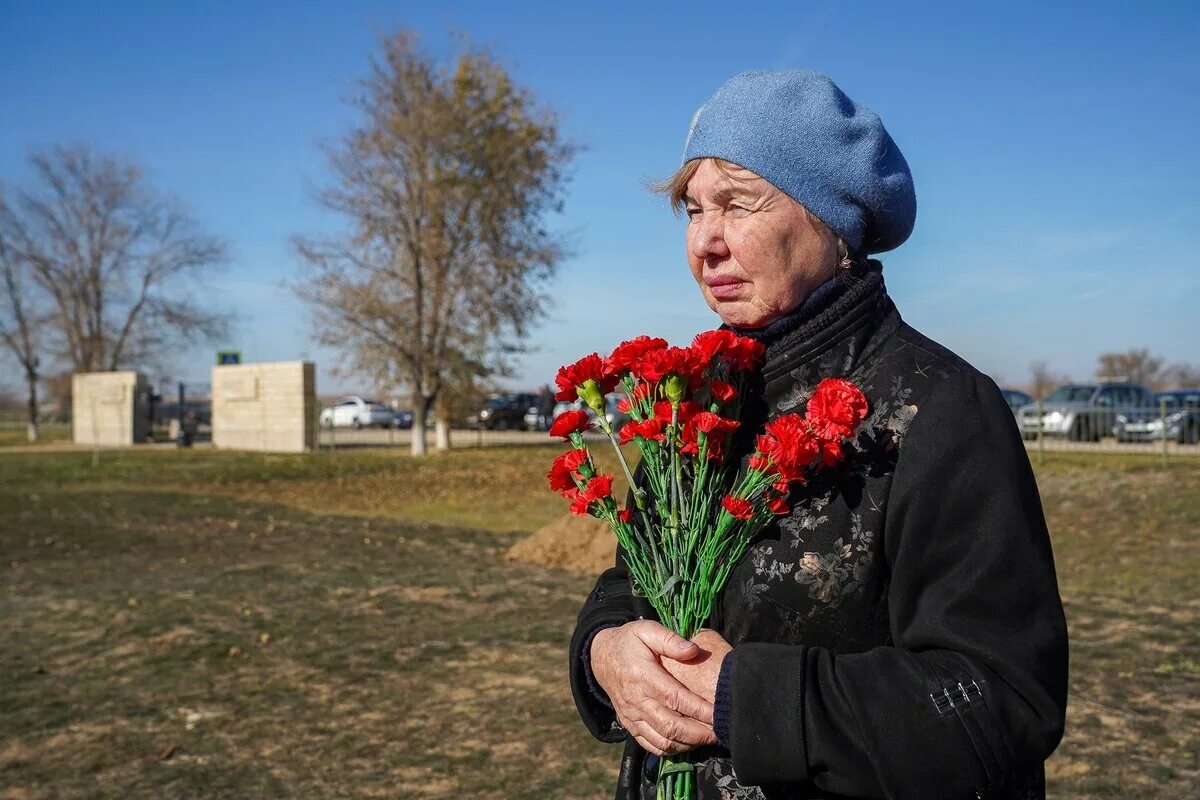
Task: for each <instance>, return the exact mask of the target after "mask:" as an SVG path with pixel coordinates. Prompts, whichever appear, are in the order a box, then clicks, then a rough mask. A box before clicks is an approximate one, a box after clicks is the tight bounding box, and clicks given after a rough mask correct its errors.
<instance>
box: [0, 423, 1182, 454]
mask: <svg viewBox="0 0 1200 800" xmlns="http://www.w3.org/2000/svg"><path fill="white" fill-rule="evenodd" d="M585 438H587V439H588V440H590V441H594V442H596V443H602V442H603V441H604V436H603V434H600V433H588V434H586V435H585ZM318 439H319V442H320V446H321V448H322V449H324V448H331V447H332V448H337V449H342V448H351V447H397V448H405V449H407V448H408V447H409V446H410V445H411V442H412V432H411V431H398V430H382V429H375V428H373V429H367V430H361V431H355V430H350V429H348V428H338V429H336V430H333V431H328V430H322V431H320V433H319V436H318ZM425 441H426V444H427V446H428V447H429V449H430V450H432V449H433V447H434V443H435V440H434V434H433V431H429V432H428V433H427V434H426V437H425ZM552 442H553V440H552V439H550V437H549V436H547V435H546V434H545V433H544V432H534V431H484V430H455V431H453V432H452V433H451V435H450V444H451V446H452V447H455V448H468V447H496V446H520V445H526V446H528V445H541V444H551V443H552ZM197 446H198V447H206V446H211V444H210V443H209V442H197ZM1025 446H1026V448H1027V449H1028V450H1029V451H1030V453H1031V454H1032V453H1034V452H1036V451H1037V449H1038V443H1037V442H1026V443H1025ZM174 447H175V445H174V444H173V443H160V444H149V445H138V448H139V449H141V448H153V449H162V450H168V449H173V448H174ZM1042 447H1043V448H1044V450H1045V452H1047V453H1064V452H1074V453H1146V454H1151V455H1158V454H1160V453H1162V443H1161V442H1148V443H1144V444H1132V443H1126V444H1121V443H1118V442H1117V441H1116V440H1115V439H1105V440H1104V441H1102V442H1068V441H1065V440H1063V439H1055V438H1047V439H1046V441H1045V442H1044V443H1043V445H1042ZM91 449H92V448H91V447H88V446H79V445H74V444H71V443H70V442H54V443H46V444H39V445H32V446H27V445H14V446H10V447H0V453H21V452H40V453H45V452H52V451H72V450H91ZM101 449H108V448H101ZM1167 453H1168V456H1169V457H1175V456H1200V445H1194V444H1193V445H1179V444H1175V443H1174V442H1170V443H1168V445H1167Z"/></svg>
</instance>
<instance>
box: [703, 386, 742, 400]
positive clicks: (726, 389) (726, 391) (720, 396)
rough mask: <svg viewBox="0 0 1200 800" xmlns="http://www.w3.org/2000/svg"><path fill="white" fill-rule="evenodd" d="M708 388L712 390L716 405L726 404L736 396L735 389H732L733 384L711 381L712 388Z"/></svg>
mask: <svg viewBox="0 0 1200 800" xmlns="http://www.w3.org/2000/svg"><path fill="white" fill-rule="evenodd" d="M709 388H710V389H711V390H712V396H713V399H714V400H716V401H717V402H718V403H728V402H729V401H730V400H733V399H734V398H736V397H737V395H738V392H737V389H735V388H733V384H731V383H726V382H725V381H713V382H712V386H710V387H709Z"/></svg>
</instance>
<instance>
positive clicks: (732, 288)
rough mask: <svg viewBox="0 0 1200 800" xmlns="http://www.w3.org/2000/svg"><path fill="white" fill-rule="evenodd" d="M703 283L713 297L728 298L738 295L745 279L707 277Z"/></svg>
mask: <svg viewBox="0 0 1200 800" xmlns="http://www.w3.org/2000/svg"><path fill="white" fill-rule="evenodd" d="M704 283H705V285H707V286H708V291H709V293H710V294H711V295H712V296H713V297H715V298H717V299H718V300H728V299H729V298H731V297H736V296H737V295H738V293H739V292H740V291H741V289H742V284H743V283H745V281H743V280H741V279H739V278H732V277H725V278H711V279H707V280H705V281H704Z"/></svg>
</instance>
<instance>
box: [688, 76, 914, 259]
mask: <svg viewBox="0 0 1200 800" xmlns="http://www.w3.org/2000/svg"><path fill="white" fill-rule="evenodd" d="M697 158H720V159H723V160H725V161H730V162H732V163H734V164H737V165H739V166H742V167H745V168H746V169H748V170H750V171H752V172H754V173H756V174H758V175H760V176H761V177H763V178H765V179H766V180H768V181H769V182H770V183H772V184H773V185H774V186H776V187H777V188H778V189H780V190H781V191H783V192H784V193H786V194H787V195H788V196H789V197H791V198H792V199H793V200H796V201H797V202H799V203H800V204H801V205H803V206H804V207H805V208H807V209H808V210H809V211H811V212H812V213H813V214H815V215H816V216H817V217H818V218H820V220H821V221H822V222H824V223H825V224H826V225H828V226H829V227H830V229H832V230H833V231H834V233H836V234H838V235H839V236H841V237H842V240H843V241H845V242H846V244H847V245H848V246H849V247H850V248H851V250H853V251H855V252H860V253H881V252H884V251H885V250H892V249H894V248H896V247H899V246H900V245H901V244H903V243H904V241H905V240H906V239H907V238H908V236H909V234H911V233H912V229H913V223H914V222H915V221H916V217H917V197H916V194H915V193H914V191H913V181H912V173H911V172H910V171H909V169H908V162H907V161H905V160H904V155H903V154H902V153H901V152H900V148H898V147H897V146H896V143H895V142H894V141H892V137H891V136H890V135H889V134H888V132H887V131H886V130H885V129H884V127H883V122H881V121H880V119H879V116H878V115H877V114H876V113H875V112H873V111H871V110H870V109H869V108H866V107H865V106H861V105H859V104H858V103H855V102H854V101H853V100H851V99H850V98H849V97H847V96H846V95H845V93H843V92H842V90H841V89H839V88H838V87H837V85H836V84H835V83H834V82H833V81H832V80H830V79H829V77H828V76H826V75H822V74H821V73H819V72H813V71H811V70H802V69H794V70H781V71H775V72H760V71H748V72H743V73H740V74H738V75H734V76H733V77H732V78H730V79H729V80H728V81H726V82H725V84H724V85H723V86H721V88H720V89H718V90H717V92H716V94H714V95H713V96H712V97H711V98H709V100H708V102H706V103H705V104H704V105H702V106H700V108H699V109H698V110H697V111H696V114H695V115H694V116H693V117H692V125H691V129H690V130H689V131H688V136H687V142H686V144H685V145H684V153H683V163H685V164H686V163H687V162H688V161H691V160H693V159H697Z"/></svg>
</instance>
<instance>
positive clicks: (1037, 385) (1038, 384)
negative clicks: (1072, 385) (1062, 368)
mask: <svg viewBox="0 0 1200 800" xmlns="http://www.w3.org/2000/svg"><path fill="white" fill-rule="evenodd" d="M1070 380H1071V379H1070V378H1068V377H1067V376H1065V375H1062V374H1060V373H1056V372H1053V371H1052V370H1051V369H1050V367H1049V366H1048V365H1047V364H1046V362H1045V361H1034V362H1033V363H1032V364H1030V365H1029V393H1030V394H1031V395H1033V397H1034V398H1035V399H1037V398H1042V397H1045V396H1046V395H1048V394H1050V392H1052V391H1053V390H1054V388H1055V387H1057V386H1061V385H1062V384H1064V383H1069V382H1070Z"/></svg>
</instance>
